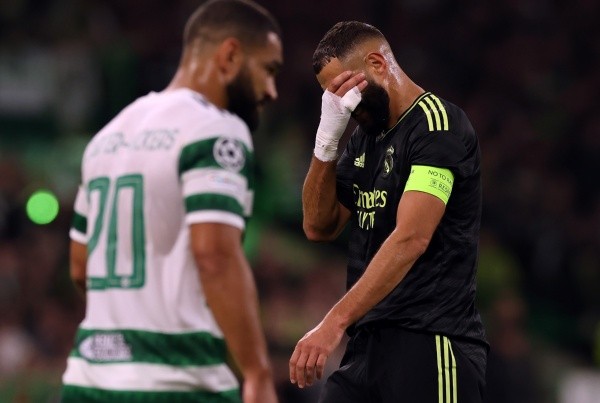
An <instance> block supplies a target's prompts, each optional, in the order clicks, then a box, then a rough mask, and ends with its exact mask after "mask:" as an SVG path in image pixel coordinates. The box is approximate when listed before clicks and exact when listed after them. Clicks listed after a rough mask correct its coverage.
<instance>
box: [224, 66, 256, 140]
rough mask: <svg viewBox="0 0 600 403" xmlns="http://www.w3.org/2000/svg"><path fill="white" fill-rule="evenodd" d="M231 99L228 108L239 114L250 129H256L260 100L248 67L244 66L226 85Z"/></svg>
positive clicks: (228, 96)
mask: <svg viewBox="0 0 600 403" xmlns="http://www.w3.org/2000/svg"><path fill="white" fill-rule="evenodd" d="M226 91H227V98H228V100H229V106H228V108H227V109H228V110H229V111H230V112H232V113H235V114H236V115H238V116H239V117H240V118H241V119H242V120H243V121H244V122H246V124H247V125H248V128H249V129H250V131H253V130H256V128H257V127H258V123H259V120H260V118H259V113H258V103H259V102H258V101H257V99H256V95H255V94H254V88H253V86H252V77H251V76H250V72H249V70H248V68H247V67H243V68H242V69H241V70H240V72H239V73H238V75H237V77H236V78H235V79H234V80H233V81H232V82H231V83H229V84H228V85H227V86H226Z"/></svg>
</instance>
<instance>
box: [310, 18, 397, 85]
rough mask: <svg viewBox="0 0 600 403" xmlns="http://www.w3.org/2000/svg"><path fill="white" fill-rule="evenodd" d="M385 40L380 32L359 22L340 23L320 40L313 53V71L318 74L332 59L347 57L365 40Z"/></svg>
mask: <svg viewBox="0 0 600 403" xmlns="http://www.w3.org/2000/svg"><path fill="white" fill-rule="evenodd" d="M372 38H379V39H383V40H385V36H383V34H382V33H381V31H380V30H378V29H377V28H375V27H374V26H372V25H369V24H365V23H364V22H359V21H342V22H338V23H337V24H335V25H334V26H333V27H331V29H330V30H329V31H327V33H326V34H325V36H324V37H323V39H321V41H320V42H319V44H318V45H317V49H316V50H315V53H313V69H314V71H315V74H319V73H320V72H321V70H322V69H323V67H325V65H326V64H327V63H329V62H330V61H331V59H333V58H343V57H344V56H347V55H348V54H349V53H350V51H351V50H352V49H354V47H356V45H359V44H360V43H362V42H364V41H365V40H367V39H372Z"/></svg>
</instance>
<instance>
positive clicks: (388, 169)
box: [381, 146, 394, 178]
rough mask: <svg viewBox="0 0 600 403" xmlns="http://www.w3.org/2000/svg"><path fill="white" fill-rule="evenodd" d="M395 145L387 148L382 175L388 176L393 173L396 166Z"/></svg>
mask: <svg viewBox="0 0 600 403" xmlns="http://www.w3.org/2000/svg"><path fill="white" fill-rule="evenodd" d="M393 157H394V147H393V146H389V147H388V149H387V150H385V159H384V160H383V173H382V174H381V176H382V177H384V178H387V177H388V176H390V173H392V169H393V168H394V158H393Z"/></svg>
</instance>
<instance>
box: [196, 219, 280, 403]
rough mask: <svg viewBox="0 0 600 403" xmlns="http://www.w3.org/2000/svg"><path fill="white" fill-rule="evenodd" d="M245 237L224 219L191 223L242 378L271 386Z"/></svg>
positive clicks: (205, 281) (212, 303)
mask: <svg viewBox="0 0 600 403" xmlns="http://www.w3.org/2000/svg"><path fill="white" fill-rule="evenodd" d="M241 236H242V231H241V229H239V228H236V227H234V226H230V225H226V224H219V223H199V224H192V225H191V247H192V251H193V254H194V257H195V260H196V264H197V265H198V270H199V273H200V279H201V282H202V287H203V290H204V294H205V296H206V301H207V303H208V306H209V307H210V309H211V311H212V313H213V314H214V317H215V319H216V321H217V323H218V325H219V327H220V328H221V330H222V331H223V335H224V336H225V341H226V343H227V346H228V348H229V350H230V352H231V354H232V355H233V358H234V359H235V361H236V363H237V364H238V366H239V368H240V370H241V371H242V374H243V376H244V381H245V382H246V381H248V382H249V383H250V384H252V385H253V386H255V387H258V388H260V387H261V386H260V385H262V387H263V388H264V387H266V388H272V374H271V369H270V364H269V358H268V355H267V344H266V341H265V337H264V335H263V332H262V327H261V322H260V317H259V313H258V296H257V291H256V285H255V283H254V278H253V275H252V272H251V270H250V266H249V264H248V262H247V260H246V257H245V255H244V252H243V249H242V246H241ZM265 385H266V386H265ZM244 393H245V395H246V393H248V391H244ZM261 393H263V392H261ZM273 396H274V390H273ZM245 397H246V396H245ZM245 401H247V400H245ZM250 401H252V400H251V399H250Z"/></svg>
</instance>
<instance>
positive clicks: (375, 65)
mask: <svg viewBox="0 0 600 403" xmlns="http://www.w3.org/2000/svg"><path fill="white" fill-rule="evenodd" d="M364 61H365V64H366V68H367V70H369V71H370V72H371V73H372V74H374V75H380V74H383V73H384V72H385V71H386V70H387V67H388V65H387V61H386V60H385V57H384V56H383V55H382V54H381V53H379V52H370V53H369V54H367V55H366V56H365V59H364Z"/></svg>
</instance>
